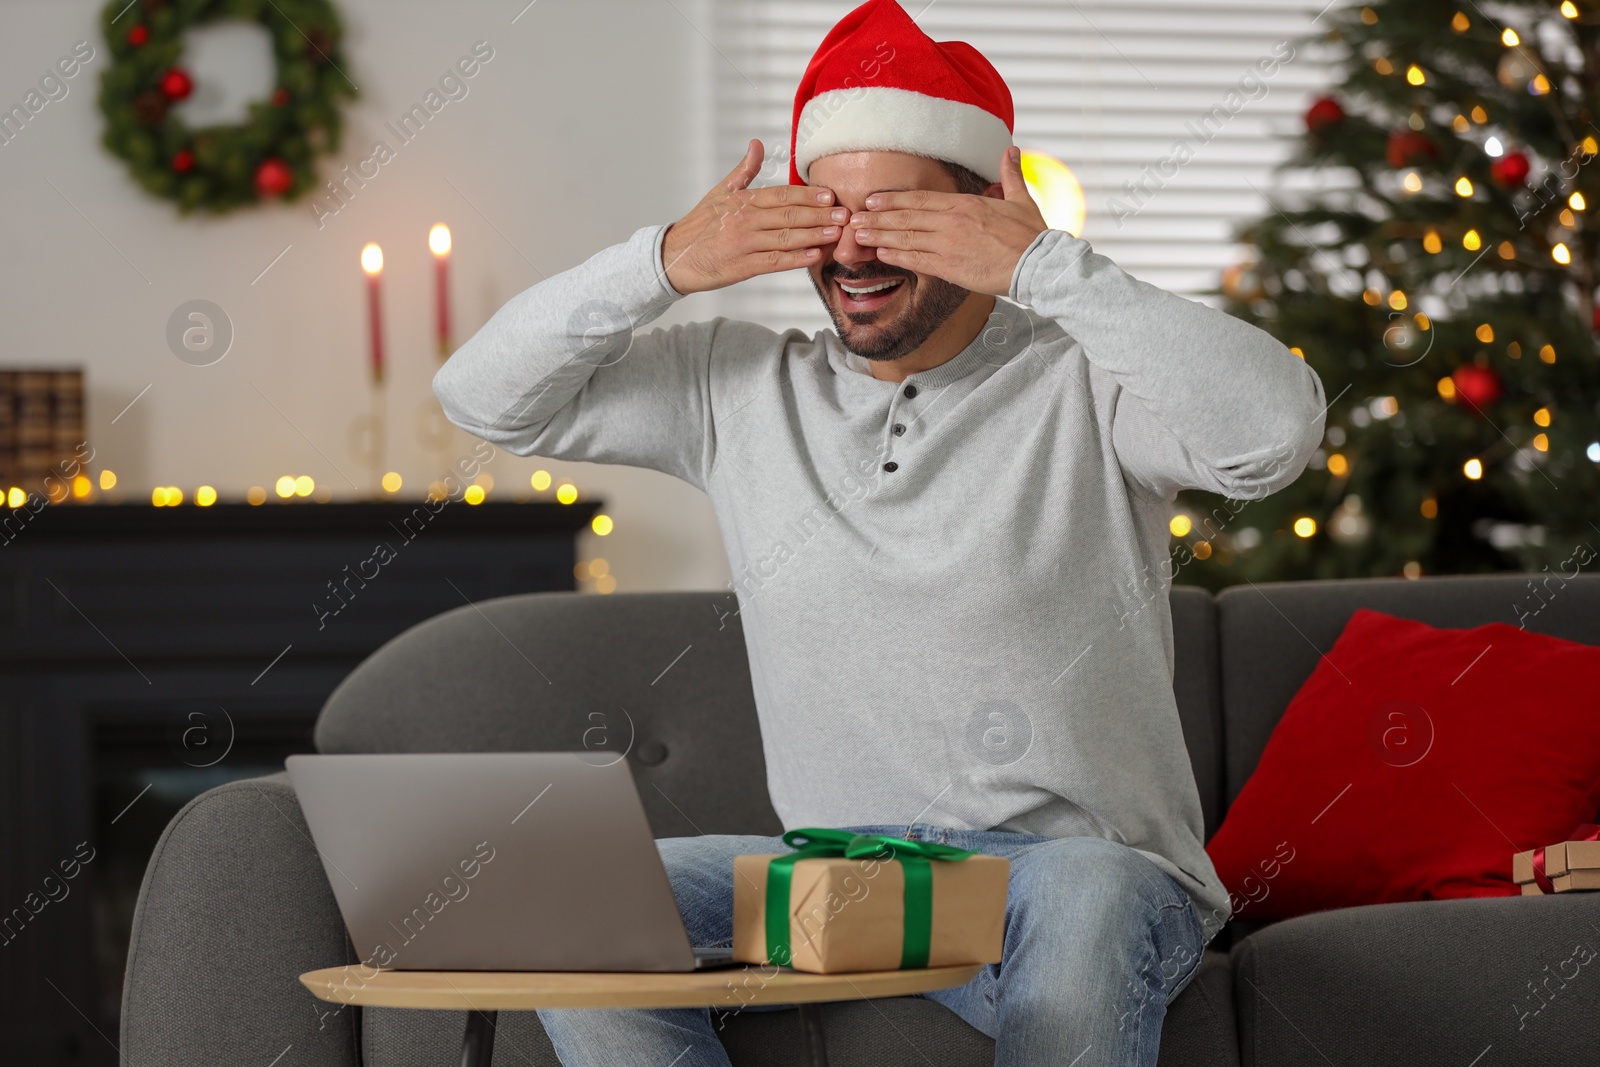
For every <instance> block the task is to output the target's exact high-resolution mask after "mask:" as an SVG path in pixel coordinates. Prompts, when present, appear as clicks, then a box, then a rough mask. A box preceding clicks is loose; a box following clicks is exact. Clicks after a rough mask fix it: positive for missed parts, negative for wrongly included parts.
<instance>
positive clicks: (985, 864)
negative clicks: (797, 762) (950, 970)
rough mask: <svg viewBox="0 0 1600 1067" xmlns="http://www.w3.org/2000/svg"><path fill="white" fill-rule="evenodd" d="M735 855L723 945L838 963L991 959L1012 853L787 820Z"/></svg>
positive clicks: (809, 962) (780, 957) (757, 954)
mask: <svg viewBox="0 0 1600 1067" xmlns="http://www.w3.org/2000/svg"><path fill="white" fill-rule="evenodd" d="M783 841H784V844H787V845H789V846H791V847H793V848H795V849H796V851H794V852H791V853H789V854H787V855H781V856H771V855H754V856H737V857H735V858H734V861H733V871H734V877H733V955H734V958H735V959H737V960H740V961H742V962H745V963H774V964H778V965H781V966H786V967H792V968H794V969H795V970H799V971H812V972H814V973H817V974H837V973H840V972H845V971H887V970H895V969H898V968H908V967H944V966H952V965H956V964H963V963H998V962H1000V950H1001V946H1002V944H1003V941H1004V934H1005V914H1006V883H1007V879H1008V878H1009V877H1010V873H1011V864H1010V862H1009V861H1008V860H1005V859H1002V858H1001V857H999V856H985V855H982V854H980V853H976V852H969V851H967V850H965V849H959V848H952V847H951V846H949V845H940V844H935V843H933V842H927V841H906V840H903V839H900V838H895V837H886V836H878V835H857V834H852V833H850V832H848V831H843V830H827V829H803V830H790V831H789V832H788V833H786V834H784V835H783Z"/></svg>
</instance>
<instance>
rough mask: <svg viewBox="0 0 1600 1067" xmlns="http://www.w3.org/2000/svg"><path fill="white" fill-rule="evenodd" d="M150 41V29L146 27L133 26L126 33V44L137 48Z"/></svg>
mask: <svg viewBox="0 0 1600 1067" xmlns="http://www.w3.org/2000/svg"><path fill="white" fill-rule="evenodd" d="M149 39H150V29H149V27H147V26H135V27H134V28H133V29H131V30H129V31H128V43H129V44H131V45H133V47H135V48H138V47H139V46H140V45H142V44H144V43H145V42H146V41H148V40H149Z"/></svg>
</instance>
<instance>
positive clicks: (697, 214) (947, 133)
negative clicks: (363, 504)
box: [434, 0, 1324, 1067]
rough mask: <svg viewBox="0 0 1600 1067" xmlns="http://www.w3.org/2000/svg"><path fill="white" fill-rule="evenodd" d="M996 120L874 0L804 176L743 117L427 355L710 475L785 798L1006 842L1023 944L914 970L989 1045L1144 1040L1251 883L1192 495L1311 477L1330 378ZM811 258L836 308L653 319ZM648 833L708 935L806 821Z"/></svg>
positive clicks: (958, 60) (1005, 96) (576, 1017)
mask: <svg viewBox="0 0 1600 1067" xmlns="http://www.w3.org/2000/svg"><path fill="white" fill-rule="evenodd" d="M1011 130H1012V106H1011V97H1010V93H1009V91H1008V90H1007V89H1006V86H1005V83H1004V81H1003V80H1002V79H1001V78H1000V76H999V74H998V73H996V72H995V70H994V68H993V67H992V66H991V65H990V64H989V63H988V62H987V60H985V59H984V58H983V57H982V56H981V55H980V54H979V53H978V52H977V51H976V50H974V49H973V48H971V47H970V46H968V45H966V44H963V43H960V42H944V43H935V42H933V41H932V40H930V39H929V38H928V37H927V36H926V35H924V34H923V33H922V31H921V30H920V29H918V28H917V26H916V25H915V23H913V22H912V21H911V19H910V18H909V17H908V16H907V15H906V13H905V12H904V11H903V10H902V9H901V8H900V7H899V6H898V5H897V4H896V3H894V2H893V0H871V2H869V3H867V4H864V5H863V6H862V7H860V8H858V9H857V10H856V11H853V12H851V13H850V14H849V15H848V16H846V18H845V19H844V20H843V21H842V22H841V23H840V24H839V25H838V26H837V27H835V28H834V30H833V31H831V32H830V33H829V35H828V37H827V38H826V39H825V40H824V41H823V43H822V46H821V47H820V48H819V49H818V51H817V54H816V57H815V58H814V59H813V60H812V62H811V65H810V67H809V69H808V70H807V72H806V76H805V79H804V80H803V81H802V83H801V85H800V88H799V91H798V93H797V94H796V100H795V112H794V128H793V132H792V138H793V140H792V154H791V176H790V181H791V184H789V185H787V186H780V187H772V188H762V189H750V188H749V184H750V182H751V181H752V179H753V178H754V176H755V175H756V174H757V172H758V169H759V167H760V164H761V158H762V155H761V146H760V143H759V142H752V143H751V145H750V147H749V150H748V152H747V154H746V156H745V158H744V159H743V160H742V161H741V162H740V163H739V165H738V166H737V167H735V168H734V170H733V171H732V172H731V173H730V174H729V175H728V177H727V178H726V179H725V180H724V181H723V182H722V183H721V184H720V185H719V186H718V187H717V188H715V189H713V190H712V191H711V192H710V193H708V194H707V195H706V197H705V198H704V199H703V200H702V201H701V202H700V203H699V204H698V205H697V206H696V207H695V208H694V209H693V210H692V211H690V212H689V213H688V214H687V215H685V216H684V217H683V218H682V219H680V220H678V221H677V222H676V223H674V224H672V225H671V226H667V227H662V226H651V227H646V228H644V229H642V230H639V231H638V232H637V233H635V234H634V235H633V237H632V238H631V239H630V240H628V241H627V242H625V243H623V244H620V245H617V246H614V247H612V248H608V249H606V250H604V251H602V252H600V253H599V254H598V255H596V256H594V257H593V258H592V259H590V260H589V261H588V262H586V263H584V264H582V265H580V266H578V267H575V268H573V269H571V270H569V271H566V272H565V273H563V274H560V275H558V276H556V277H553V278H550V279H549V280H547V281H544V282H541V283H540V284H538V285H536V286H534V287H533V288H532V289H529V290H528V291H527V292H524V293H522V294H521V295H519V296H517V297H515V298H514V299H512V300H511V301H510V302H509V303H507V304H506V306H505V307H503V308H501V309H500V311H499V312H497V313H496V314H495V315H494V317H493V318H492V319H491V320H490V321H489V322H488V323H487V324H486V325H485V326H484V327H483V328H482V329H481V330H480V331H479V332H478V333H477V335H476V336H474V337H473V338H472V340H471V341H469V342H468V343H467V344H466V345H465V346H463V347H462V349H461V350H460V351H458V352H457V353H456V354H455V355H454V356H453V357H452V358H451V359H450V360H449V362H448V363H446V364H445V366H444V367H442V368H441V369H440V371H439V373H438V375H437V377H436V378H435V380H434V390H435V392H436V393H437V394H438V397H439V399H440V401H441V402H442V403H443V405H444V409H445V411H446V413H447V414H448V415H449V417H450V418H451V420H452V421H453V422H455V423H456V424H457V425H459V426H461V427H463V428H465V429H467V430H470V431H471V432H473V433H475V434H478V435H480V436H482V437H484V438H486V439H488V440H490V441H492V442H494V443H496V444H498V445H500V446H502V447H504V448H506V449H508V450H509V451H511V452H513V453H516V454H518V455H533V454H536V455H541V456H551V457H557V458H562V459H571V460H587V461H594V462H604V463H625V464H630V465H634V466H643V467H650V468H654V469H656V470H661V471H666V472H668V473H670V474H673V475H675V476H677V477H679V478H682V479H684V480H685V481H688V482H689V483H691V484H693V485H695V486H697V487H699V488H700V489H702V490H704V491H705V492H706V493H708V494H709V495H710V497H711V500H712V503H713V505H714V507H715V511H716V514H717V518H718V521H719V524H720V527H721V530H722V535H723V540H724V543H725V545H726V548H727V551H728V556H729V561H730V564H731V565H732V568H733V573H734V576H735V588H736V592H737V596H738V603H739V609H740V614H741V621H742V623H743V633H744V638H745V641H746V643H747V646H748V649H749V657H750V668H751V678H752V682H753V685H754V690H755V700H756V707H757V711H758V714H759V718H760V723H761V730H762V741H763V747H764V750H765V755H766V764H767V772H768V787H769V792H770V794H771V797H772V802H773V805H774V807H775V808H776V810H777V812H778V814H779V815H780V816H781V818H782V820H783V823H784V826H785V828H791V829H792V828H796V827H803V826H834V827H846V828H861V829H863V830H864V831H866V832H875V833H887V834H893V835H896V836H902V837H906V838H910V839H921V840H933V841H940V842H946V843H949V844H952V845H957V846H960V847H963V848H969V849H976V850H980V851H983V852H988V853H992V854H995V855H1001V856H1005V857H1007V858H1009V859H1010V861H1011V881H1010V888H1009V898H1008V903H1007V917H1006V929H1005V941H1004V958H1003V961H1002V962H1001V963H1000V964H999V965H998V966H990V967H986V968H985V969H984V970H983V971H982V972H981V973H980V974H979V976H978V977H977V978H976V979H974V980H973V981H972V982H971V983H970V984H969V985H967V986H964V987H961V988H958V989H952V990H947V991H944V992H939V993H930V994H928V996H929V997H930V999H933V1000H936V1001H938V1002H940V1003H942V1004H945V1005H947V1006H948V1007H949V1008H951V1009H952V1010H954V1011H955V1012H957V1013H958V1014H960V1015H961V1016H962V1017H963V1018H964V1019H966V1020H967V1021H968V1022H969V1023H971V1024H972V1025H973V1026H974V1027H976V1028H977V1029H979V1030H981V1031H983V1032H984V1033H986V1034H989V1035H990V1036H992V1037H994V1038H995V1041H996V1062H997V1063H1000V1064H1045V1063H1060V1064H1067V1063H1072V1064H1074V1065H1076V1067H1092V1065H1095V1064H1117V1065H1123V1064H1154V1063H1155V1059H1156V1049H1157V1047H1158V1042H1159V1037H1160V1032H1161V1022H1162V1018H1163V1016H1164V1013H1165V1010H1166V1005H1167V1003H1168V1002H1169V1001H1170V1000H1171V998H1172V997H1173V996H1174V995H1176V993H1177V992H1178V991H1179V990H1180V989H1182V988H1183V987H1184V986H1185V985H1186V984H1187V983H1188V982H1189V980H1190V978H1191V977H1192V976H1193V974H1194V972H1195V970H1196V968H1197V967H1198V966H1199V962H1200V956H1201V952H1202V949H1203V947H1204V944H1205V942H1206V941H1207V940H1208V939H1209V938H1210V937H1211V936H1212V935H1213V934H1215V932H1216V931H1217V929H1219V928H1220V927H1221V925H1222V924H1223V923H1224V922H1225V921H1226V919H1227V917H1228V914H1229V908H1228V892H1227V890H1226V889H1225V888H1224V887H1223V886H1222V885H1221V884H1220V883H1219V882H1218V879H1217V876H1216V872H1215V871H1214V869H1213V868H1212V866H1211V863H1210V861H1209V859H1208V858H1207V856H1206V853H1205V851H1204V849H1203V847H1202V837H1203V827H1202V820H1201V813H1200V804H1199V799H1198V794H1197V791H1196V788H1195V784H1194V777H1193V773H1192V771H1191V769H1190V765H1189V760H1188V757H1187V753H1186V750H1185V747H1184V740H1183V735H1182V731H1181V728H1180V724H1179V720H1178V714H1177V709H1176V706H1175V703H1174V699H1173V693H1172V687H1171V686H1172V675H1171V672H1172V632H1171V620H1170V617H1169V614H1168V607H1167V598H1166V581H1167V579H1168V578H1170V565H1169V562H1168V555H1167V553H1168V545H1169V535H1168V530H1167V525H1168V520H1169V518H1170V516H1171V505H1172V501H1173V497H1174V494H1175V493H1176V492H1177V491H1178V490H1179V489H1181V488H1185V487H1196V488H1203V489H1209V490H1212V491H1215V492H1218V493H1224V494H1227V495H1229V496H1230V497H1232V498H1235V499H1249V498H1253V497H1258V496H1261V495H1264V494H1266V493H1268V492H1271V491H1273V490H1275V489H1278V488H1281V487H1282V486H1283V485H1285V484H1287V483H1288V482H1290V481H1292V480H1293V479H1294V477H1295V476H1296V475H1298V473H1299V472H1300V470H1301V469H1302V468H1303V467H1304V465H1305V461H1306V458H1307V457H1308V456H1309V455H1310V453H1311V450H1312V449H1313V448H1315V447H1316V444H1317V442H1319V441H1320V440H1321V436H1322V418H1323V417H1322V408H1323V403H1324V398H1323V395H1322V388H1321V384H1320V383H1319V381H1318V380H1317V378H1316V376H1315V375H1314V374H1313V373H1312V372H1311V371H1310V369H1309V368H1307V367H1306V365H1305V363H1304V362H1303V361H1301V360H1299V359H1297V358H1296V357H1295V356H1294V355H1293V354H1292V353H1291V352H1289V351H1288V350H1287V349H1285V348H1284V346H1283V345H1281V344H1279V343H1278V342H1277V341H1275V340H1274V339H1273V338H1271V337H1269V336H1267V335H1266V334H1264V333H1262V332H1261V331H1259V330H1256V329H1255V328H1253V327H1251V326H1249V325H1247V324H1245V323H1243V322H1240V321H1239V320H1237V319H1234V318H1231V317H1229V316H1227V315H1225V314H1223V313H1222V312H1220V311H1217V310H1215V309H1212V308H1208V307H1205V306H1203V305H1201V304H1198V303H1195V302H1193V301H1189V300H1185V299H1182V298H1180V297H1177V296H1174V295H1172V294H1170V293H1166V292H1163V291H1161V290H1159V289H1156V288H1155V287H1153V286H1150V285H1148V284H1145V283H1143V282H1140V281H1137V280H1135V279H1134V278H1132V277H1130V276H1128V275H1127V274H1125V273H1124V272H1123V271H1121V270H1120V269H1119V268H1118V267H1117V266H1116V265H1115V264H1113V263H1112V262H1110V261H1109V260H1107V259H1106V258H1104V257H1102V256H1099V255H1097V254H1095V253H1094V252H1092V251H1091V250H1090V248H1089V246H1088V244H1086V243H1085V242H1084V241H1082V240H1079V239H1078V238H1076V237H1074V236H1072V235H1070V234H1068V233H1065V232H1062V231H1058V230H1050V229H1047V228H1046V226H1045V222H1044V219H1043V218H1042V217H1041V215H1040V213H1039V209H1038V207H1037V206H1036V205H1035V204H1034V203H1033V201H1032V200H1031V199H1030V197H1029V195H1028V192H1027V189H1026V187H1025V186H1024V184H1023V181H1022V175H1021V171H1020V167H1019V163H1018V159H1019V156H1018V154H1017V152H1016V150H1015V149H1014V148H1013V147H1012V144H1011ZM796 267H804V268H805V269H806V270H807V272H808V273H809V274H810V277H811V281H812V283H813V284H814V285H815V286H816V288H817V291H818V293H819V294H820V296H821V298H822V300H823V302H824V304H826V306H827V308H828V311H829V313H830V315H831V316H832V319H833V322H834V326H835V330H836V332H828V331H824V332H821V333H818V334H817V335H815V336H813V337H806V336H804V335H803V334H801V333H800V332H799V331H797V330H791V331H788V332H786V333H783V334H777V333H774V332H772V331H771V330H768V329H765V328H763V327H761V326H757V325H754V324H751V323H744V322H734V321H729V320H726V319H722V318H718V319H714V320H713V321H711V322H705V323H694V324H690V325H681V326H674V327H672V328H670V329H664V330H663V329H657V330H654V331H652V332H651V333H649V334H647V335H643V336H639V337H631V330H632V328H633V327H635V326H642V325H644V324H646V323H648V322H649V321H650V320H652V319H654V318H655V317H657V316H658V315H659V314H660V313H661V312H662V311H663V310H664V309H665V308H666V307H667V306H668V305H669V304H671V303H672V302H673V301H674V300H675V299H677V298H678V297H679V296H680V295H682V294H687V293H691V292H700V291H704V290H710V289H716V288H719V287H722V286H727V285H732V284H734V283H736V282H739V281H741V280H744V279H746V278H750V277H754V276H756V275H759V274H765V273H771V272H775V271H781V270H790V269H794V268H796ZM997 297H1003V298H1005V299H996V298H997ZM597 322H599V323H601V324H602V325H601V326H600V327H598V328H597V326H596V323H597ZM597 334H598V335H599V338H598V343H597V339H596V335H597ZM660 848H661V854H662V857H663V859H664V860H665V862H666V864H667V869H668V872H669V874H670V876H671V878H672V883H673V888H674V891H675V893H676V895H677V897H678V900H679V904H680V908H681V910H682V911H683V914H684V919H685V922H686V924H687V926H688V929H689V932H690V936H691V938H692V939H693V940H694V942H695V944H697V945H716V944H724V945H725V944H728V943H730V940H731V936H732V933H731V900H732V880H733V872H732V859H733V857H734V856H735V855H738V854H740V853H754V852H769V853H771V852H784V851H786V848H785V846H783V845H782V844H781V843H780V842H779V841H777V840H776V839H772V838H761V837H727V836H707V837H700V838H683V839H675V840H667V841H662V842H661V843H660ZM541 1018H542V1020H543V1022H544V1025H545V1028H546V1030H547V1031H548V1032H549V1033H550V1036H551V1039H552V1041H553V1042H554V1044H555V1047H556V1049H557V1051H558V1053H559V1055H560V1056H561V1058H562V1062H563V1063H566V1064H568V1065H576V1064H601V1063H604V1064H656V1065H660V1067H666V1065H667V1064H669V1063H670V1064H673V1065H674V1067H700V1065H706V1064H726V1063H727V1062H728V1061H727V1058H726V1056H725V1054H724V1052H723V1049H722V1046H721V1045H720V1044H719V1042H718V1040H717V1038H716V1036H715V1033H714V1030H713V1026H712V1022H711V1020H710V1017H709V1013H708V1012H706V1011H703V1010H672V1011H631V1012H604V1011H551V1012H545V1013H542V1015H541ZM912 1039H913V1041H914V1040H915V1037H914V1035H913V1038H912Z"/></svg>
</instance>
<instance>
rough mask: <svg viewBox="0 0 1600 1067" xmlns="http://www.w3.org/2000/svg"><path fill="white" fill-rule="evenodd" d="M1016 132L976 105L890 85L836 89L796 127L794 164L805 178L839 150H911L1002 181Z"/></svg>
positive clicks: (816, 101) (816, 100) (815, 101)
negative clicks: (814, 165) (1005, 156)
mask: <svg viewBox="0 0 1600 1067" xmlns="http://www.w3.org/2000/svg"><path fill="white" fill-rule="evenodd" d="M1009 147H1011V131H1010V130H1008V129H1006V124H1005V123H1004V122H1003V121H1001V119H1000V117H999V116H998V115H995V114H993V113H991V112H988V111H985V110H984V109H983V108H981V107H978V106H977V105H975V104H963V103H961V102H960V101H957V100H945V99H942V98H940V97H935V96H927V95H924V94H923V93H914V92H912V91H910V90H909V89H890V88H888V87H886V86H856V87H855V88H853V89H833V90H831V91H829V92H826V93H821V94H819V95H817V96H814V97H812V98H811V99H810V100H809V101H807V102H806V106H805V108H804V109H803V110H802V111H801V113H800V124H799V128H798V129H797V130H796V131H795V146H794V165H795V170H797V171H798V172H799V173H800V177H801V179H802V180H805V181H810V178H809V177H807V172H808V171H809V170H810V167H811V163H812V161H813V160H817V159H820V158H822V157H823V156H831V155H834V154H835V153H838V152H909V153H911V154H913V155H918V156H931V157H932V158H934V159H944V160H948V161H950V162H951V163H957V164H960V165H961V166H963V167H966V168H967V169H968V170H970V171H973V172H974V173H976V174H978V175H981V176H982V177H984V178H987V179H989V180H990V181H991V182H997V181H999V180H1000V155H1001V153H1002V152H1004V151H1005V150H1006V149H1007V148H1009Z"/></svg>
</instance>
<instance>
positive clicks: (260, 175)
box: [256, 159, 294, 199]
mask: <svg viewBox="0 0 1600 1067" xmlns="http://www.w3.org/2000/svg"><path fill="white" fill-rule="evenodd" d="M293 184H294V171H292V170H290V169H289V164H287V163H285V162H284V161H283V160H281V159H268V160H263V161H262V163H261V166H259V167H257V168H256V192H257V193H259V194H261V196H263V197H265V198H267V199H271V198H272V197H275V196H282V195H283V194H284V193H287V192H288V191H289V187H290V186H291V185H293Z"/></svg>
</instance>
